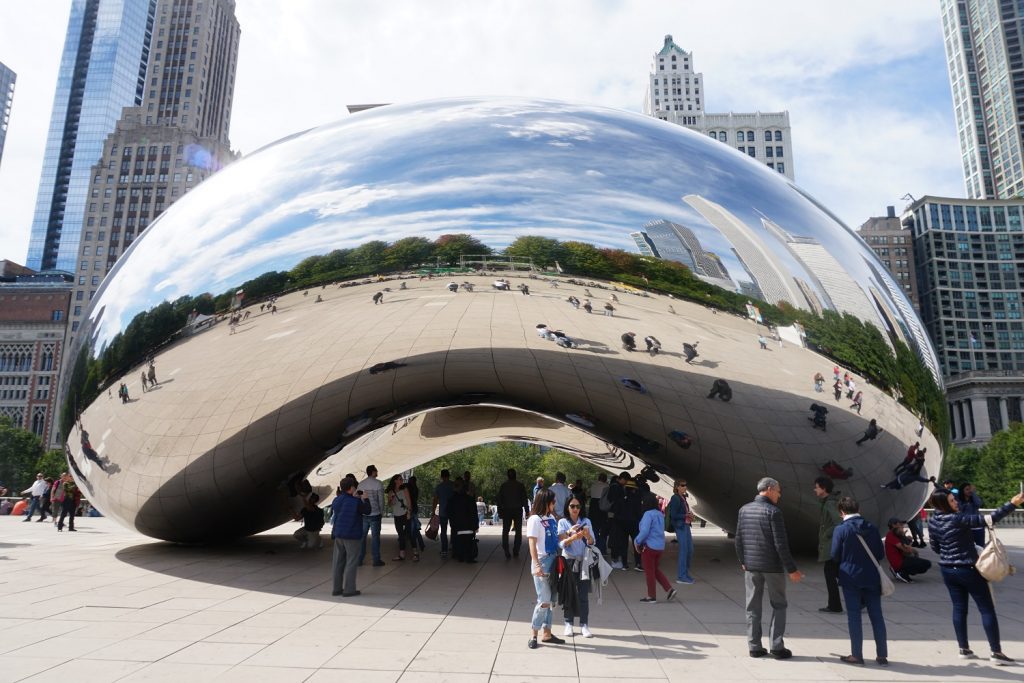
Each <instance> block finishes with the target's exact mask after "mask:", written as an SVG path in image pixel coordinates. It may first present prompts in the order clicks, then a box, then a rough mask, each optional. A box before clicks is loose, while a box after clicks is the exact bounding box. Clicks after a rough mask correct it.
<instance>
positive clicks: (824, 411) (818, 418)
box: [807, 403, 828, 432]
mask: <svg viewBox="0 0 1024 683" xmlns="http://www.w3.org/2000/svg"><path fill="white" fill-rule="evenodd" d="M811 412H812V413H814V416H813V417H809V418H807V419H808V420H810V421H811V426H812V427H814V428H815V429H820V430H821V431H823V432H824V431H826V430H827V426H826V418H825V416H826V415H828V408H826V407H825V406H823V405H818V404H817V403H812V404H811Z"/></svg>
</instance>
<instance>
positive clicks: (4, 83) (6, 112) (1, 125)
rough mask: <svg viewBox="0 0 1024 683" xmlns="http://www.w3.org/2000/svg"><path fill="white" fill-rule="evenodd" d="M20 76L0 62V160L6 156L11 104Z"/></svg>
mask: <svg viewBox="0 0 1024 683" xmlns="http://www.w3.org/2000/svg"><path fill="white" fill-rule="evenodd" d="M17 79H18V76H17V75H16V74H15V73H14V72H13V71H11V70H10V69H8V68H7V67H6V66H4V65H3V63H0V161H3V158H4V141H5V140H6V139H7V124H8V123H10V120H11V106H12V105H13V104H14V82H15V81H16V80H17Z"/></svg>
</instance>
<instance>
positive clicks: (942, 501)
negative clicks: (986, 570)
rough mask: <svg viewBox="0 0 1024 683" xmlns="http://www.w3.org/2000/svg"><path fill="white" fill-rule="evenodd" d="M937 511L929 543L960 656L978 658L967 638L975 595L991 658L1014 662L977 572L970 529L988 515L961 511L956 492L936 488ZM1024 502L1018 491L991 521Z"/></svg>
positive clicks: (989, 594)
mask: <svg viewBox="0 0 1024 683" xmlns="http://www.w3.org/2000/svg"><path fill="white" fill-rule="evenodd" d="M929 502H930V503H931V505H932V507H933V508H935V511H934V512H933V513H932V516H931V518H930V519H929V520H928V543H929V544H930V545H931V547H932V550H934V551H935V553H936V554H937V555H938V556H939V571H940V572H941V573H942V580H943V582H944V583H945V584H946V589H947V590H948V591H949V597H950V600H951V601H952V602H953V631H954V632H955V633H956V640H957V644H958V645H959V646H960V659H976V658H977V656H976V655H975V654H974V652H973V651H972V650H971V647H970V643H969V642H968V640H967V597H968V596H970V597H971V598H973V599H974V604H975V605H977V607H978V611H979V612H981V625H982V627H983V628H984V629H985V635H986V636H987V638H988V644H989V647H990V648H991V651H992V654H991V656H990V657H989V661H991V662H992V663H993V664H996V665H998V666H1005V665H1007V664H1013V660H1012V659H1010V658H1009V657H1007V656H1006V655H1005V654H1003V650H1002V646H1001V644H1000V642H999V620H998V618H997V617H996V608H995V605H994V604H993V602H992V591H991V589H990V587H989V585H988V581H987V580H986V579H985V577H983V576H982V575H981V574H979V573H978V568H977V566H976V565H977V563H978V548H977V546H976V545H975V544H974V536H973V534H972V533H971V529H972V528H975V527H979V526H982V527H983V526H986V523H985V517H983V516H981V515H972V514H965V513H963V512H961V511H960V503H959V501H958V500H957V497H956V494H954V493H953V492H951V491H947V490H946V489H937V490H936V491H934V492H933V493H932V495H931V497H930V498H929ZM1021 505H1024V493H1018V494H1017V495H1016V496H1014V497H1013V498H1012V499H1010V501H1009V502H1008V503H1005V504H1003V505H1002V506H1001V507H1000V508H999V509H997V510H995V511H994V512H993V513H992V515H991V517H992V524H995V523H996V522H998V521H999V520H1001V519H1002V518H1003V517H1006V516H1007V515H1009V514H1010V513H1011V512H1013V511H1014V510H1015V509H1016V508H1017V507H1019V506H1021Z"/></svg>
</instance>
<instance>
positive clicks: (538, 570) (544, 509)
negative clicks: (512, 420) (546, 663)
mask: <svg viewBox="0 0 1024 683" xmlns="http://www.w3.org/2000/svg"><path fill="white" fill-rule="evenodd" d="M554 512H555V492H554V491H552V490H551V489H543V490H541V491H538V492H537V495H536V496H535V497H534V499H533V507H532V508H531V510H530V518H529V519H528V520H526V540H527V542H528V543H529V544H530V560H531V564H530V573H531V574H532V575H533V588H534V590H535V591H536V592H537V605H536V606H535V607H534V608H533V621H532V622H531V627H532V629H533V635H532V636H531V637H530V640H529V642H528V643H527V646H528V647H529V648H530V649H531V650H534V649H536V648H537V646H538V639H537V633H538V632H539V631H543V632H544V635H543V637H542V638H540V641H539V642H541V643H550V644H552V645H561V644H563V643H565V641H564V640H562V639H561V638H558V637H557V636H555V634H553V633H552V632H551V594H552V591H551V583H552V578H553V574H554V573H555V569H556V567H555V564H556V562H557V560H558V522H557V521H556V520H555V515H554Z"/></svg>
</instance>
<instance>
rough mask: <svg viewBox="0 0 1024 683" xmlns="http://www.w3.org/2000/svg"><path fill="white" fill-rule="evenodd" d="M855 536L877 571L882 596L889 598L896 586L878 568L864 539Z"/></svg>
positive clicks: (876, 561) (880, 568) (879, 567)
mask: <svg viewBox="0 0 1024 683" xmlns="http://www.w3.org/2000/svg"><path fill="white" fill-rule="evenodd" d="M855 535H856V536H857V540H858V541H860V544H861V545H862V546H864V552H866V553H867V554H868V557H870V558H871V563H872V564H874V565H875V569H877V570H878V579H879V581H881V583H882V595H883V596H885V597H889V596H890V595H892V594H893V593H895V592H896V584H894V583H893V582H892V579H890V578H889V577H888V576H886V575H885V572H883V571H882V567H881V566H879V564H878V560H876V559H875V555H874V553H872V552H871V549H870V548H868V544H867V542H866V541H865V540H864V537H863V536H861V535H860V534H855Z"/></svg>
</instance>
